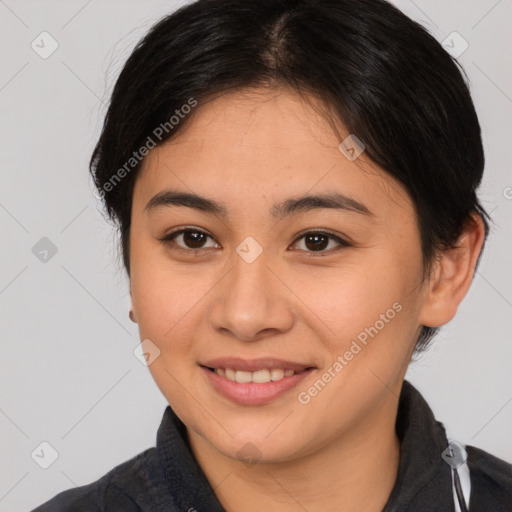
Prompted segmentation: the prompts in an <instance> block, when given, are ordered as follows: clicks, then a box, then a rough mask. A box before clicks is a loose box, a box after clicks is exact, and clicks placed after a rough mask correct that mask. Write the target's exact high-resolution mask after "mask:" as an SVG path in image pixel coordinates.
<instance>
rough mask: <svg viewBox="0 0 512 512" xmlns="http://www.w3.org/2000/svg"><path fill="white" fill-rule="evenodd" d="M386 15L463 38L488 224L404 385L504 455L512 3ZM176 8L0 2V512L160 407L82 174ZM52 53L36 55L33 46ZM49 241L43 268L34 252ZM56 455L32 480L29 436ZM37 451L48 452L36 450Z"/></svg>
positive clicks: (87, 475)
mask: <svg viewBox="0 0 512 512" xmlns="http://www.w3.org/2000/svg"><path fill="white" fill-rule="evenodd" d="M396 4H397V5H398V6H399V7H400V8H401V9H402V10H404V11H405V12H406V13H407V14H408V15H409V16H411V17H412V18H414V19H417V20H418V21H420V22H421V23H423V24H424V25H425V26H426V27H427V28H428V29H429V30H430V31H431V33H432V34H433V35H434V36H435V37H436V38H437V39H438V40H439V41H443V40H445V38H446V37H447V36H448V35H449V34H450V33H452V32H453V31H457V32H459V33H460V34H461V36H462V37H463V38H464V39H465V40H466V41H467V42H468V44H469V47H468V49H467V50H466V51H465V52H464V53H463V54H462V55H461V56H460V58H459V60H460V61H461V62H462V64H463V65H464V67H465V69H466V70H467V73H468V75H469V77H470V81H471V87H472V93H473V97H474V100H475V103H476V107H477V111H478V114H479V117H480V120H481V124H482V127H483V131H484V141H485V149H486V158H487V165H486V176H485V182H484V184H483V186H482V188H481V198H482V200H483V203H484V206H485V207H486V208H487V210H488V211H489V212H492V217H493V219H494V222H495V225H494V228H493V229H494V231H493V233H492V235H491V237H490V239H489V241H488V245H487V247H486V250H485V253H484V256H483V261H482V264H481V267H480V269H479V271H478V275H477V276H476V278H475V281H474V283H473V285H472V288H471V290H470V292H469V295H468V297H467V298H466V299H465V300H464V302H463V304H462V306H461V308H460V310H459V313H458V316H457V318H456V319H455V320H454V321H453V322H452V323H451V324H450V325H448V326H446V327H445V328H444V329H443V332H442V334H441V335H440V336H439V337H438V339H437V342H436V344H435V346H434V347H433V348H432V349H431V350H430V351H429V352H428V353H427V354H426V355H424V356H423V357H422V358H421V359H420V360H419V361H418V362H416V363H414V364H413V365H412V366H411V367H410V370H409V373H408V376H407V377H408V379H410V380H411V381H412V382H413V383H414V384H415V385H416V386H417V387H418V388H419V389H420V391H421V392H422V393H423V394H424V396H425V398H426V399H427V400H428V401H429V403H430V405H431V407H432V408H433V410H434V412H435V414H436V416H437V418H438V419H439V420H440V421H443V422H444V424H445V426H446V427H447V428H448V431H449V434H450V435H451V437H452V438H455V439H457V440H459V441H461V442H465V443H468V444H472V445H476V446H479V447H481V448H483V449H485V450H487V451H490V452H491V453H493V454H495V455H497V456H499V457H501V458H503V459H505V460H507V461H509V462H511V461H512V442H511V437H510V432H511V431H512V430H511V425H512V404H511V401H512V386H511V371H510V367H511V360H512V345H511V343H510V342H509V340H510V331H511V327H512V321H511V318H512V314H511V313H512V309H511V308H512V293H511V290H512V286H511V285H512V266H511V255H512V236H511V235H512V233H511V231H512V222H511V210H512V200H511V199H510V198H512V188H508V187H512V176H511V173H510V145H511V132H512V129H511V128H512V112H511V110H512V108H511V107H512V99H511V97H512V80H511V74H512V66H511V61H510V55H511V54H512V52H511V50H512V44H511V39H510V26H509V23H510V19H512V3H511V1H510V0H500V1H496V0H472V1H468V0H457V1H453V0H450V1H443V2H441V1H426V0H423V1H422V0H415V1H411V0H400V1H397V2H396ZM178 5H181V4H178V3H177V2H170V1H169V2H164V1H153V2H142V1H139V2H135V1H123V2H120V1H105V0H103V1H101V0H92V1H84V0H80V1H48V2H41V1H15V0H5V1H3V0H0V20H1V21H0V23H1V33H0V34H1V35H0V37H1V43H0V44H1V46H0V48H1V49H2V50H1V57H2V66H1V72H0V108H1V119H2V123H1V127H0V130H1V132H0V140H1V143H2V152H1V167H0V168H1V172H2V187H1V189H0V221H1V227H2V265H1V275H0V304H1V308H2V319H3V322H2V343H3V346H2V358H1V368H0V375H1V390H2V394H1V400H0V429H1V433H2V443H1V448H0V449H1V452H0V468H1V474H0V475H1V476H0V510H1V511H10V512H18V511H22V510H29V509H31V508H33V507H35V506H36V505H38V504H40V503H42V502H43V501H46V500H47V499H49V498H50V497H52V496H54V495H55V494H56V493H58V492H60V491H62V490H64V489H68V488H70V487H73V486H75V485H84V484H87V483H90V482H92V481H94V480H96V479H98V478H99V477H100V476H102V475H103V474H105V473H106V472H107V471H108V470H110V469H112V468H113V467H114V466H116V465H117V464H120V463H121V462H123V461H125V460H127V459H129V458H131V457H132V456H134V455H135V454H137V453H139V452H140V451H142V450H144V449H146V448H148V447H150V446H153V445H154V443H155V435H156V430H157V428H158V425H159V423H160V420H161V417H162V413H163V411H164V408H165V406H166V401H165V399H164V398H163V396H162V395H161V394H160V391H159V390H158V388H157V387H156V385H155V384H154V382H153V380H152V378H151V376H150V374H149V371H148V370H147V368H146V367H144V366H143V365H142V364H141V363H140V362H139V361H138V360H137V359H136V358H135V357H134V355H133V353H132V351H133V349H134V347H135V346H136V344H137V343H138V341H139V338H138V330H137V326H136V325H135V324H133V323H132V322H130V321H129V319H128V308H129V300H128V282H127V278H126V276H125V275H124V273H123V271H122V267H121V266H120V264H118V259H117V249H116V243H117V242H116V236H115V233H114V231H113V229H112V228H111V226H109V225H108V224H107V223H106V222H105V220H104V218H103V216H102V214H101V205H100V203H99V201H98V200H97V199H96V198H95V197H94V196H93V193H92V190H93V188H92V183H91V181H90V179H89V176H88V170H87V163H88V159H89V156H90V154H91V151H92V149H93V145H94V143H95V141H96V140H97V137H98V135H99V129H100V123H101V122H102V118H103V114H104V112H105V104H104V103H105V102H106V101H107V100H108V97H109V92H110V90H111V87H112V85H113V83H114V80H115V77H116V76H117V74H118V72H119V69H120V66H121V65H122V63H123V62H124V61H125V60H126V58H127V57H128V55H129V53H130V51H131V49H132V48H133V46H134V45H135V43H136V41H137V40H138V39H139V38H140V37H141V36H142V35H143V34H144V33H145V32H146V31H147V29H148V28H149V27H150V26H151V25H152V24H153V22H154V21H156V20H157V19H158V18H159V17H161V16H162V15H164V14H166V13H168V12H171V11H173V10H174V9H175V8H176V7H177V6H178ZM42 31H47V32H49V33H50V34H51V35H52V37H53V38H55V40H56V41H57V42H58V44H59V47H58V49H57V50H56V51H55V53H53V54H52V55H51V56H50V57H49V58H47V59H42V58H41V57H40V56H39V55H38V54H37V53H36V52H35V51H34V50H33V49H32V48H31V46H30V45H31V42H32V41H33V40H34V39H36V38H37V36H38V35H39V34H40V33H41V32H42ZM42 237H48V238H49V239H50V240H51V241H52V242H53V243H54V244H55V245H56V246H57V249H58V252H57V253H56V254H55V256H53V257H52V258H51V259H49V261H47V262H46V263H43V262H41V261H40V260H39V259H38V258H36V256H35V255H34V254H33V253H32V247H33V246H34V245H35V244H36V243H37V242H38V241H39V240H40V239H41V238H42ZM43 441H47V442H49V443H50V444H51V445H52V446H53V447H54V448H55V449H56V450H57V452H58V455H59V456H58V458H57V460H56V461H55V462H54V463H53V464H52V465H51V466H50V467H49V468H48V469H46V470H44V469H42V468H40V467H39V466H38V465H37V464H36V463H35V462H34V460H33V459H32V458H31V453H32V452H33V450H34V449H35V448H36V447H38V446H39V445H40V443H41V442H43ZM46 453H48V452H46Z"/></svg>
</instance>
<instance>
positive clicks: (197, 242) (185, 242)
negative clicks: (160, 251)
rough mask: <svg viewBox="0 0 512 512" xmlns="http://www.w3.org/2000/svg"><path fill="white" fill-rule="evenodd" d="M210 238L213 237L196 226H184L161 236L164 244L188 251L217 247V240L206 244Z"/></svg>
mask: <svg viewBox="0 0 512 512" xmlns="http://www.w3.org/2000/svg"><path fill="white" fill-rule="evenodd" d="M208 238H210V239H212V240H213V238H212V237H211V236H210V235H209V234H208V233H205V232H204V231H201V230H200V229H195V228H183V229H179V230H177V231H173V232H172V233H169V234H167V235H165V236H164V237H163V238H160V239H159V240H160V241H161V242H162V243H163V244H164V245H170V244H172V245H174V246H176V247H173V249H178V250H183V251H187V252H197V250H198V249H209V248H211V247H215V246H216V245H218V244H216V242H215V243H214V245H210V246H207V245H205V242H206V241H207V240H208Z"/></svg>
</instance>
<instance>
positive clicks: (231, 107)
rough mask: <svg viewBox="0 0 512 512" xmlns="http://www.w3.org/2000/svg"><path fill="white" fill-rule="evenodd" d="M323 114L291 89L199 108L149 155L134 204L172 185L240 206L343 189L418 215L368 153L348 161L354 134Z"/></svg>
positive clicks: (246, 94)
mask: <svg viewBox="0 0 512 512" xmlns="http://www.w3.org/2000/svg"><path fill="white" fill-rule="evenodd" d="M322 108H323V105H322V104H321V102H319V101H318V100H317V99H315V98H314V97H308V100H307V101H305V100H304V98H303V97H301V96H299V95H298V94H296V93H294V92H293V91H290V90H288V89H285V90H280V91H270V90H266V89H261V90H250V91H242V92H235V93H229V94H225V95H222V96H220V97H217V98H215V99H213V100H211V101H208V102H206V103H204V104H200V105H199V106H198V107H196V109H195V110H194V111H193V112H192V113H191V114H190V118H189V119H187V120H186V124H185V125H184V126H183V129H182V131H180V132H178V133H177V135H176V136H174V137H172V138H171V139H169V140H168V141H167V142H166V143H164V144H162V145H160V146H157V147H156V148H155V149H153V150H151V151H150V152H149V154H148V156H146V158H145V160H144V162H143V166H142V168H141V170H140V171H139V175H138V176H137V183H136V187H135V191H134V203H135V202H137V203H138V206H139V207H140V208H143V207H144V206H145V204H146V203H147V201H149V200H150V199H151V197H152V196H153V195H154V194H156V193H158V192H160V191H162V190H164V189H165V188H166V187H168V188H172V189H174V190H176V189H177V188H178V189H181V190H183V191H187V192H193V193H195V194H198V195H204V196H207V197H218V198H222V201H223V202H225V203H226V204H231V205H232V206H233V207H234V208H235V207H238V208H240V207H242V206H243V205H244V204H245V205H246V206H247V207H249V206H251V207H255V208H257V207H258V206H257V205H258V204H261V200H262V199H268V200H270V199H272V200H273V201H279V200H282V199H284V198H286V197H290V196H294V195H303V194H305V193H306V192H308V191H310V192H312V193H317V192H318V193H320V192H324V193H325V192H330V191H337V192H341V193H343V194H345V195H348V196H350V197H354V198H355V199H356V198H357V199H359V200H360V201H361V202H366V203H371V204H372V205H374V206H376V207H377V210H379V209H380V210H392V209H393V208H396V207H397V206H398V207H400V208H404V207H405V208H406V209H407V208H409V209H411V208H412V205H411V202H410V200H409V197H408V195H407V193H406V192H405V190H404V188H403V187H402V186H401V185H400V184H399V183H398V182H397V181H396V180H394V179H393V178H392V177H391V176H390V175H389V174H388V173H386V172H384V171H383V170H382V169H380V168H379V167H378V166H377V165H376V164H375V163H373V162H372V161H371V160H370V159H369V158H367V156H366V155H365V153H364V152H363V153H362V154H361V155H360V156H359V157H358V158H356V159H355V160H349V159H348V158H347V156H346V155H345V154H344V153H343V152H342V151H340V149H339V145H340V143H341V142H342V140H343V139H344V138H345V137H347V136H348V135H349V133H348V132H347V131H346V130H345V129H344V127H343V126H342V125H339V129H338V130H334V129H333V126H332V125H331V124H330V123H329V122H328V121H327V120H326V118H325V116H324V115H322V113H321V109H322ZM143 203H144V204H143ZM370 209H372V210H373V208H371V207H370Z"/></svg>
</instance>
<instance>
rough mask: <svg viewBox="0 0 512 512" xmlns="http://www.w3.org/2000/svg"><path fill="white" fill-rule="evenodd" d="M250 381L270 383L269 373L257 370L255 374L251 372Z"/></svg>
mask: <svg viewBox="0 0 512 512" xmlns="http://www.w3.org/2000/svg"><path fill="white" fill-rule="evenodd" d="M237 373H238V372H237ZM252 381H253V382H260V383H264V382H270V372H269V371H268V370H258V371H256V372H252Z"/></svg>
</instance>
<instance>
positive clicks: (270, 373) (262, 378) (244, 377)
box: [215, 368, 295, 384]
mask: <svg viewBox="0 0 512 512" xmlns="http://www.w3.org/2000/svg"><path fill="white" fill-rule="evenodd" d="M215 373H216V374H217V375H220V376H221V377H226V379H228V380H231V381H233V382H239V383H241V384H243V383H248V382H256V383H259V384H265V383H267V382H271V381H276V380H281V379H283V378H284V377H291V376H292V375H294V374H295V372H294V371H293V370H283V369H281V368H272V370H269V369H267V368H263V369H261V370H256V371H255V372H247V371H243V370H233V369H232V368H225V369H224V368H215Z"/></svg>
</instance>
